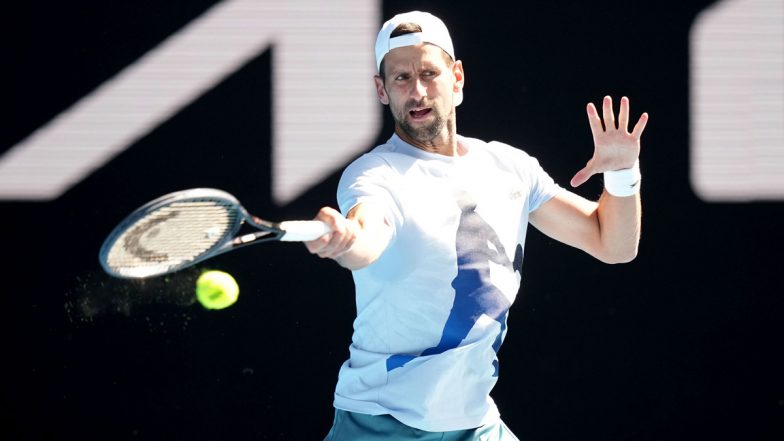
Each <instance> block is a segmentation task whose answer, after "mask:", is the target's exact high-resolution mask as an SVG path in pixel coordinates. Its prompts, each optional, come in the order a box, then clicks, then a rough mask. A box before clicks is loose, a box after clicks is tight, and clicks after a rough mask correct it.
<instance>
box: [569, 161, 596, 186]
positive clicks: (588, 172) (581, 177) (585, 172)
mask: <svg viewBox="0 0 784 441" xmlns="http://www.w3.org/2000/svg"><path fill="white" fill-rule="evenodd" d="M593 175H594V171H593V166H592V161H588V164H586V166H585V167H584V168H583V169H582V170H580V171H578V172H577V173H576V174H575V175H574V177H573V178H572V180H571V181H570V182H569V183H570V184H571V186H572V187H579V186H581V185H583V184H584V183H585V182H586V181H588V179H590V178H591V176H593Z"/></svg>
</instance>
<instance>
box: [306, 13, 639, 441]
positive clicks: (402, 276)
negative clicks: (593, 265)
mask: <svg viewBox="0 0 784 441" xmlns="http://www.w3.org/2000/svg"><path fill="white" fill-rule="evenodd" d="M376 63H377V67H378V75H376V76H375V78H374V80H375V86H376V92H377V95H378V99H379V100H380V101H381V103H383V104H384V105H387V106H389V109H390V111H391V112H392V116H393V117H394V120H395V133H394V134H393V135H392V137H391V138H389V140H388V141H387V142H386V143H385V144H383V145H380V146H378V147H376V148H375V149H373V150H372V151H371V152H369V153H367V154H365V155H363V156H361V157H360V158H358V159H357V160H356V161H354V162H353V163H352V164H351V165H349V166H348V168H346V170H345V171H344V173H343V176H342V178H341V180H340V183H339V185H338V190H337V199H338V205H339V207H340V211H336V210H334V209H332V208H329V207H324V208H322V209H321V210H320V211H319V213H318V215H317V216H316V219H318V220H322V221H324V222H326V223H328V224H329V225H330V226H331V227H332V228H333V230H334V232H333V233H331V234H330V235H327V236H324V237H322V238H321V239H318V240H316V241H312V242H308V243H306V246H307V247H308V249H309V251H310V252H312V253H314V254H317V255H319V256H321V257H324V258H331V259H334V260H336V261H337V262H338V263H339V264H340V265H342V266H344V267H346V268H348V269H350V270H352V272H353V277H354V282H355V285H356V304H357V318H356V320H355V322H354V335H353V338H352V343H351V346H350V348H349V350H350V358H349V360H347V361H346V362H345V363H344V364H343V366H342V367H341V368H340V373H339V377H338V383H337V387H336V390H335V400H334V406H335V408H336V413H335V419H334V423H333V427H332V429H331V431H330V432H329V434H328V435H327V438H326V439H327V440H330V441H337V440H352V441H364V440H382V439H383V440H387V439H394V440H479V439H481V440H516V439H517V438H516V437H515V436H514V434H512V432H511V431H510V430H509V428H508V427H507V426H506V425H505V424H504V423H503V422H502V421H501V418H500V416H499V412H498V409H497V408H496V406H495V404H494V403H493V400H492V398H491V397H490V391H491V390H492V388H493V386H494V385H495V383H496V380H497V378H498V374H499V364H498V358H497V357H496V353H497V352H498V349H499V348H500V346H501V342H502V341H503V339H504V336H505V334H506V319H507V314H508V311H509V307H510V305H511V304H512V302H513V301H514V299H515V296H516V294H517V291H518V288H519V286H520V280H521V270H522V261H523V247H524V244H525V237H526V229H527V226H528V224H529V223H530V224H531V225H533V226H534V227H536V228H537V229H539V230H540V231H542V232H543V233H544V234H546V235H548V236H550V237H552V238H554V239H557V240H559V241H561V242H563V243H565V244H568V245H571V246H573V247H576V248H578V249H580V250H583V251H585V252H587V253H589V254H590V255H592V256H594V257H596V258H597V259H599V260H601V261H603V262H607V263H621V262H628V261H630V260H632V259H634V257H635V256H636V254H637V245H638V241H639V236H640V197H639V188H640V172H639V165H638V159H637V158H638V156H639V152H640V135H641V134H642V132H643V129H644V128H645V124H646V122H647V120H648V116H647V115H646V114H643V115H642V116H641V117H640V119H639V121H638V122H637V123H636V125H635V127H634V129H633V130H632V132H631V133H630V132H629V131H628V129H627V127H628V123H629V100H628V99H627V98H625V97H624V98H622V99H621V102H620V110H619V113H618V121H617V124H616V120H615V115H614V111H613V106H612V100H611V98H610V97H605V98H604V101H603V103H602V117H600V116H599V114H598V111H597V109H596V108H595V107H594V105H593V104H588V106H587V113H588V122H589V124H590V126H591V130H592V132H593V140H594V146H595V148H594V154H593V157H592V158H591V159H590V160H589V161H588V163H587V165H586V166H585V168H583V169H582V170H580V171H578V172H577V174H576V175H575V176H574V177H573V178H572V181H571V185H572V186H578V185H580V184H582V183H584V182H585V181H587V180H588V178H590V177H591V176H592V175H594V174H597V173H604V183H605V191H604V192H603V194H602V196H601V197H600V198H599V200H598V202H593V201H589V200H586V199H584V198H582V197H580V196H578V195H576V194H574V193H572V192H570V191H568V190H566V189H564V188H562V187H561V186H559V185H557V184H556V183H555V182H554V181H553V179H552V178H551V177H550V176H549V175H548V174H547V173H546V172H545V171H544V170H543V169H542V168H541V167H540V165H539V163H538V162H537V160H536V159H534V158H533V157H531V156H529V155H527V154H526V153H525V152H523V151H522V150H519V149H517V148H514V147H511V146H509V145H506V144H503V143H500V142H495V141H493V142H485V141H482V140H479V139H472V138H467V137H463V136H460V135H458V134H457V131H456V130H457V126H456V122H455V108H456V107H457V106H458V105H459V104H460V102H461V101H462V98H463V86H464V85H465V76H464V72H463V65H462V63H461V62H460V61H459V60H457V58H455V51H454V48H453V46H452V40H451V38H450V36H449V32H448V30H447V28H446V26H445V25H444V23H443V22H442V21H441V20H439V19H438V18H436V17H435V16H433V15H431V14H428V13H424V12H419V11H415V12H409V13H405V14H400V15H396V16H395V17H393V18H392V19H391V20H389V21H387V22H386V23H385V24H384V25H383V27H382V28H381V31H380V32H379V33H378V38H377V40H376ZM602 120H603V122H604V126H603V124H602Z"/></svg>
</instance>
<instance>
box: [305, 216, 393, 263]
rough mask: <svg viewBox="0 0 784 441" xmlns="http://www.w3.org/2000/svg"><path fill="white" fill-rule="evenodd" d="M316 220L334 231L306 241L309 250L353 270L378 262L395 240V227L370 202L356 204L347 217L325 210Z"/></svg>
mask: <svg viewBox="0 0 784 441" xmlns="http://www.w3.org/2000/svg"><path fill="white" fill-rule="evenodd" d="M315 220H320V221H322V222H325V223H326V224H327V225H329V227H330V228H331V229H332V232H331V233H329V234H325V235H324V236H321V237H320V238H318V239H316V240H313V241H310V242H305V246H306V247H307V248H308V251H310V252H311V253H312V254H316V255H318V256H319V257H322V258H329V259H333V260H335V261H336V262H337V263H338V264H340V265H341V266H343V267H344V268H348V269H350V270H358V269H362V268H364V267H366V266H368V265H370V264H371V263H373V262H375V261H376V259H378V258H379V256H381V253H383V252H384V250H385V249H386V248H387V245H389V241H390V240H391V239H392V226H391V225H390V224H389V222H388V221H387V220H386V217H385V216H384V214H383V212H382V211H381V210H380V209H379V208H377V207H375V206H373V204H370V203H360V204H357V205H356V206H355V207H354V208H352V209H351V211H350V212H349V213H348V216H347V217H343V215H342V214H340V212H339V211H337V210H335V209H333V208H330V207H324V208H322V209H321V210H319V212H318V214H317V215H316V217H315Z"/></svg>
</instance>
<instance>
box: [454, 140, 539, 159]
mask: <svg viewBox="0 0 784 441" xmlns="http://www.w3.org/2000/svg"><path fill="white" fill-rule="evenodd" d="M460 141H461V142H464V143H466V144H467V145H468V148H469V149H472V150H473V151H474V152H480V153H482V154H484V155H487V156H490V157H492V158H494V159H495V160H496V162H498V163H499V165H503V166H506V167H520V166H526V165H528V163H529V162H530V161H531V160H535V159H534V158H533V157H532V156H530V155H529V154H528V153H526V152H525V151H524V150H522V149H519V148H517V147H514V146H512V145H510V144H506V143H503V142H500V141H489V142H488V141H484V140H481V139H477V138H469V137H465V136H461V137H460Z"/></svg>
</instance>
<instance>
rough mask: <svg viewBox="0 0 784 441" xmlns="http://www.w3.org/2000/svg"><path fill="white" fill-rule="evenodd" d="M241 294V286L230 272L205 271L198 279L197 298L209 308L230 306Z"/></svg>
mask: <svg viewBox="0 0 784 441" xmlns="http://www.w3.org/2000/svg"><path fill="white" fill-rule="evenodd" d="M239 295H240V287H239V286H238V285H237V281H236V280H234V277H231V274H229V273H224V272H223V271H205V272H204V273H202V275H201V276H199V279H198V280H196V298H197V299H198V300H199V303H201V305H202V306H204V307H205V308H207V309H223V308H228V307H229V306H231V305H233V304H234V302H236V301H237V297H239Z"/></svg>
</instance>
